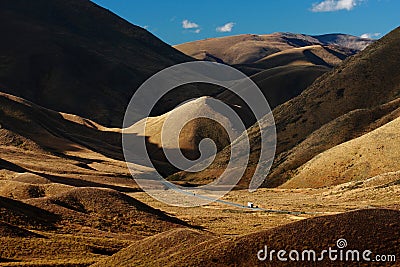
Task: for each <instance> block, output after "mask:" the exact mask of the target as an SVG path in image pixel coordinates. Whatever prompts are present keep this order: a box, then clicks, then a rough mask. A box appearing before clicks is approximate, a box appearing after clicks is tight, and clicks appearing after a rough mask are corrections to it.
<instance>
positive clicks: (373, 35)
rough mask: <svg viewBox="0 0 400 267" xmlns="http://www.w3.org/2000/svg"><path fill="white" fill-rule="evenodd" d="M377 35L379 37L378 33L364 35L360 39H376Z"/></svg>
mask: <svg viewBox="0 0 400 267" xmlns="http://www.w3.org/2000/svg"><path fill="white" fill-rule="evenodd" d="M379 35H381V33H380V32H375V33H364V34H361V36H360V37H361V38H366V39H373V38H375V37H378V36H379Z"/></svg>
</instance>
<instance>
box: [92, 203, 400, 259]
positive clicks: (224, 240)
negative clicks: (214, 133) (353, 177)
mask: <svg viewBox="0 0 400 267" xmlns="http://www.w3.org/2000/svg"><path fill="white" fill-rule="evenodd" d="M399 219H400V212H399V211H396V210H386V209H368V210H358V211H353V212H348V213H343V214H337V215H330V216H322V217H316V218H312V219H306V220H302V221H299V222H295V223H291V224H288V225H284V226H280V227H276V228H273V229H270V230H265V231H261V232H256V233H253V234H249V235H244V236H240V237H236V238H229V237H218V238H215V237H207V235H206V234H203V235H202V236H200V237H196V239H197V240H195V242H191V238H192V237H193V236H197V235H199V234H198V233H192V232H187V231H186V232H183V233H182V231H181V232H180V233H178V232H176V231H175V232H169V233H166V234H164V235H159V236H154V237H149V238H147V239H145V240H143V241H141V242H140V244H141V245H142V246H144V247H140V248H138V245H137V244H133V245H131V246H130V247H128V248H126V249H124V250H121V251H120V252H118V253H116V254H115V255H113V256H111V257H110V258H108V259H105V260H103V261H100V262H98V263H97V264H95V265H94V266H110V265H114V266H148V264H149V263H150V262H151V265H152V266H189V265H190V266H287V264H288V262H282V261H278V259H277V257H276V254H274V255H275V256H274V258H273V260H272V261H270V260H269V258H268V259H267V260H265V261H260V260H258V258H257V253H258V252H259V251H260V250H261V249H264V248H265V246H267V247H268V251H271V250H275V252H277V251H279V250H281V249H283V250H286V251H287V253H289V251H290V250H297V251H299V252H300V257H301V253H302V251H303V250H306V249H308V250H314V251H315V252H316V253H318V254H316V255H317V257H318V256H320V253H321V252H322V251H323V250H325V249H326V250H327V249H329V247H331V248H332V249H334V250H340V249H339V248H338V247H337V244H336V242H337V240H339V239H345V240H346V242H347V247H345V248H343V251H344V252H345V251H346V250H347V249H349V250H355V249H357V250H359V251H360V252H361V253H362V252H363V251H364V250H371V251H372V252H373V255H374V256H375V255H377V254H381V255H388V254H391V255H396V254H398V253H399V252H400V242H399V240H398V238H396V236H398V233H399V231H400V224H399ZM368 222H373V223H368ZM180 235H182V236H183V237H185V238H182V236H181V237H179V236H180ZM168 237H173V238H176V239H173V240H176V242H174V243H173V245H172V246H171V247H168V244H170V243H171V240H170V239H169V238H168ZM204 239H206V241H204ZM207 239H208V240H207ZM163 247H165V250H163V249H162V248H163ZM168 248H169V249H168ZM261 256H263V255H262V254H261ZM325 256H326V255H325ZM286 257H288V255H286ZM306 257H307V255H306ZM371 258H372V256H371ZM148 259H149V260H148ZM292 263H296V262H292ZM309 263H312V261H310V262H306V261H305V262H301V264H299V265H298V266H305V265H304V264H306V266H308V264H309ZM349 263H350V262H346V264H349ZM321 264H324V266H329V265H330V264H332V262H331V261H330V260H329V259H328V258H327V257H325V258H324V260H323V261H321ZM296 266H297V264H296ZM343 266H344V265H343ZM374 266H379V265H374Z"/></svg>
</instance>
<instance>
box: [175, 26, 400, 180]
mask: <svg viewBox="0 0 400 267" xmlns="http://www.w3.org/2000/svg"><path fill="white" fill-rule="evenodd" d="M399 40H400V28H397V29H395V30H393V31H392V32H391V33H389V34H388V35H386V36H385V37H383V38H382V39H380V40H379V41H377V42H375V43H374V44H372V45H370V46H369V47H367V48H366V49H365V50H363V51H361V52H360V53H359V54H357V55H355V56H353V57H351V58H349V59H347V60H345V62H344V63H343V64H342V65H340V66H339V67H337V68H335V69H333V70H332V71H330V72H328V73H326V74H324V75H322V76H321V77H320V78H318V79H317V80H316V81H315V82H314V83H313V84H312V85H311V86H310V87H308V88H307V89H306V90H305V91H304V92H303V93H302V94H300V95H299V96H297V97H295V98H293V99H292V100H290V101H288V102H286V103H284V104H282V105H280V106H278V107H277V108H275V109H274V110H273V113H274V117H275V122H276V128H277V137H278V140H277V141H278V143H277V154H276V159H275V162H274V164H273V168H272V174H271V175H270V176H268V177H267V180H266V182H265V184H264V185H265V186H268V187H274V186H278V185H280V184H282V183H284V182H285V181H286V180H287V179H288V178H290V177H291V176H292V172H293V170H295V169H296V168H297V167H299V166H301V165H302V164H304V163H305V162H307V161H308V160H309V159H311V158H312V157H314V156H315V155H317V154H319V153H321V152H322V151H323V150H326V149H329V148H331V147H333V146H335V145H338V144H340V143H343V142H346V141H348V140H350V139H352V138H356V137H358V136H360V135H362V134H364V133H365V131H367V130H373V129H375V128H377V127H379V126H381V125H383V124H384V121H385V117H386V122H387V118H389V117H391V118H392V119H394V118H395V117H396V114H397V113H396V112H395V110H396V108H397V104H396V102H393V103H391V104H388V106H387V107H384V105H385V104H386V103H389V102H391V101H393V100H395V99H397V98H398V97H399V96H400V94H399V92H400V72H398V71H397V70H399V69H400V61H399V58H400V54H399V53H400V51H399V50H398V49H396V47H397V43H398V42H399ZM381 105H383V106H382V107H381V108H379V106H381ZM359 109H366V110H368V109H371V110H372V111H373V110H375V111H376V112H377V113H376V114H373V116H372V118H370V119H368V117H367V118H364V119H362V120H355V123H354V125H348V124H347V123H340V121H338V122H339V123H337V124H336V125H337V126H340V127H337V128H336V127H335V128H334V129H332V128H331V129H332V131H333V132H338V133H341V132H342V128H341V127H344V128H343V129H344V131H345V134H343V135H341V134H340V135H339V136H335V138H331V139H326V138H325V136H323V135H321V136H320V137H318V138H315V137H314V138H313V140H315V143H313V144H309V145H308V147H309V146H310V145H312V146H318V142H319V141H321V140H323V139H326V143H325V144H324V145H323V146H322V147H320V148H318V149H315V150H309V151H301V152H302V153H303V155H302V156H301V157H296V159H295V160H292V162H291V165H289V166H287V167H288V168H281V169H280V165H281V164H285V159H286V157H287V156H288V155H287V152H288V151H290V150H291V149H293V148H295V147H296V146H297V145H298V144H301V142H302V141H304V140H305V139H306V138H307V137H308V136H310V135H311V134H312V133H313V132H315V131H317V130H318V129H320V128H321V127H323V126H324V125H326V124H328V123H330V122H332V121H334V120H335V119H338V118H339V117H341V116H343V115H345V114H347V113H349V112H353V111H356V110H359ZM385 109H386V111H385ZM392 111H393V113H392V114H391V112H392ZM368 113H369V114H371V113H370V112H368V111H367V114H368ZM349 117H353V115H349ZM263 124H265V125H268V123H266V122H263V121H261V125H263ZM263 127H265V126H263ZM349 128H350V129H351V130H348V129H349ZM346 129H347V130H346ZM323 132H324V131H322V128H321V133H323ZM346 132H347V134H346ZM248 133H249V135H250V138H251V141H250V142H251V143H252V144H253V145H252V147H251V149H252V153H251V155H250V166H249V168H248V172H247V173H246V175H245V177H244V180H246V181H248V178H249V177H251V172H252V171H253V170H254V164H255V163H257V159H258V153H259V149H260V143H259V140H260V136H259V134H258V129H257V127H256V126H254V127H252V128H250V129H249V130H248ZM313 142H314V141H313ZM228 151H229V147H228V148H226V149H224V150H223V151H221V152H220V153H219V154H218V155H217V157H216V161H215V162H214V163H213V165H212V166H210V167H209V168H208V169H207V170H205V171H204V172H203V173H197V174H196V176H195V177H193V175H189V174H186V173H183V174H182V176H183V177H185V179H195V180H196V181H199V182H201V180H202V179H204V180H206V178H209V177H215V176H216V175H218V174H219V173H220V172H221V167H220V166H224V164H225V163H226V161H227V159H228ZM282 166H284V165H282Z"/></svg>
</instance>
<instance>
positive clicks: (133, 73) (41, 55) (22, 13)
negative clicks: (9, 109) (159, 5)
mask: <svg viewBox="0 0 400 267" xmlns="http://www.w3.org/2000/svg"><path fill="white" fill-rule="evenodd" d="M0 31H1V33H2V39H3V40H7V42H1V44H0V66H1V68H0V84H1V91H3V92H6V93H9V94H13V95H16V96H19V97H22V98H25V99H27V100H30V101H32V102H34V103H36V104H39V105H42V106H44V107H46V108H50V109H53V110H56V111H62V112H67V113H72V114H76V115H80V116H82V117H86V118H90V119H92V120H95V121H97V122H99V123H101V124H103V125H107V126H115V127H120V126H121V125H122V119H123V115H124V111H125V107H126V106H127V104H128V102H129V100H130V98H131V96H132V95H133V93H134V92H135V90H136V88H138V87H139V85H140V84H141V83H142V82H143V81H144V80H145V79H147V78H149V77H150V76H151V75H153V74H154V73H156V72H157V71H159V70H161V69H164V68H166V67H168V66H171V65H174V64H177V63H182V62H187V61H191V60H192V59H191V58H190V57H188V56H186V55H184V54H182V53H180V52H179V51H177V50H175V49H173V48H172V47H170V46H169V45H167V44H165V43H163V42H162V41H161V40H159V39H158V38H156V37H155V36H154V35H152V34H151V33H149V32H148V31H146V30H145V29H142V28H140V27H138V26H135V25H132V24H130V23H128V22H127V21H125V20H123V19H122V18H120V17H118V16H116V15H115V14H113V13H111V12H110V11H108V10H106V9H104V8H102V7H100V6H98V5H96V4H94V3H93V2H91V1H89V0H68V1H64V0H38V1H34V2H32V1H29V0H5V1H1V3H0ZM166 110H168V108H167V109H166Z"/></svg>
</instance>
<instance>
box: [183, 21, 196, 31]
mask: <svg viewBox="0 0 400 267" xmlns="http://www.w3.org/2000/svg"><path fill="white" fill-rule="evenodd" d="M198 27H199V25H198V24H197V23H194V22H191V21H188V20H187V19H185V20H183V21H182V28H184V29H196V28H198Z"/></svg>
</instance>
